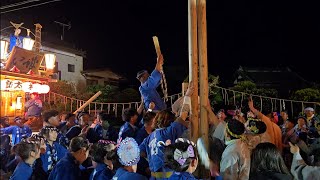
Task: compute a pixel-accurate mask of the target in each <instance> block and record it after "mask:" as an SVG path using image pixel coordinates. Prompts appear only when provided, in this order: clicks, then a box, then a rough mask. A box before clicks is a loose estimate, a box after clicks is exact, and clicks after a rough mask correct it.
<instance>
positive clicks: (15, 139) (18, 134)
mask: <svg viewBox="0 0 320 180" xmlns="http://www.w3.org/2000/svg"><path fill="white" fill-rule="evenodd" d="M0 131H1V133H3V134H12V138H11V140H12V141H11V142H12V145H15V144H18V143H19V142H20V141H21V139H22V137H30V136H31V134H32V131H31V129H30V127H29V126H26V125H23V126H22V127H19V126H9V127H6V128H0Z"/></svg>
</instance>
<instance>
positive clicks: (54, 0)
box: [0, 0, 62, 14]
mask: <svg viewBox="0 0 320 180" xmlns="http://www.w3.org/2000/svg"><path fill="white" fill-rule="evenodd" d="M57 1H62V0H52V1H47V2H43V3H39V4H34V5H30V6H25V7H21V8H16V9H11V10H8V11H4V12H1V13H0V14H5V13H8V12H12V11H18V10H21V9H27V8H31V7H36V6H41V5H44V4H49V3H53V2H57Z"/></svg>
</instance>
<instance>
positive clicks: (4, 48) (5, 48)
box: [0, 40, 9, 59]
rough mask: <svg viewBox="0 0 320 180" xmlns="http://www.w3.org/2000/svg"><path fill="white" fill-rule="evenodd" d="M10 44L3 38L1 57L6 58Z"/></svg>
mask: <svg viewBox="0 0 320 180" xmlns="http://www.w3.org/2000/svg"><path fill="white" fill-rule="evenodd" d="M8 46H9V43H8V41H5V40H1V49H0V59H6V56H7V52H8Z"/></svg>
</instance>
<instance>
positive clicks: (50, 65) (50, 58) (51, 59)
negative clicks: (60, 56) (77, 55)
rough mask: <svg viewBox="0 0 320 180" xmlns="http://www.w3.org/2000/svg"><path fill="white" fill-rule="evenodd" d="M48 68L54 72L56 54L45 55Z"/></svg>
mask: <svg viewBox="0 0 320 180" xmlns="http://www.w3.org/2000/svg"><path fill="white" fill-rule="evenodd" d="M44 57H45V61H46V68H47V69H50V70H52V69H53V68H54V66H55V63H56V55H55V54H45V55H44Z"/></svg>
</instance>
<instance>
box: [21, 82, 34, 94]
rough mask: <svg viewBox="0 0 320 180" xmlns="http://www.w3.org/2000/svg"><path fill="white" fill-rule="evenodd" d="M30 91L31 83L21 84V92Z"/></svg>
mask: <svg viewBox="0 0 320 180" xmlns="http://www.w3.org/2000/svg"><path fill="white" fill-rule="evenodd" d="M32 89H33V84H32V83H31V82H24V83H22V90H23V91H24V92H28V93H30V92H32Z"/></svg>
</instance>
